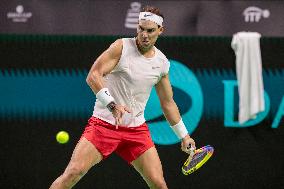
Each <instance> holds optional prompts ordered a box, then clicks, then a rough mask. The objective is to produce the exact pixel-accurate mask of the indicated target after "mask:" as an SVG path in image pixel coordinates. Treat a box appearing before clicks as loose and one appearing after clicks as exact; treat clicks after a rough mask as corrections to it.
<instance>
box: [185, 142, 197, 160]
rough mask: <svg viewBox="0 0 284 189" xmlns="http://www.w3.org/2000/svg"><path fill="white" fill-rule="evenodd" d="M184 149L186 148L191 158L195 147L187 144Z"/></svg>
mask: <svg viewBox="0 0 284 189" xmlns="http://www.w3.org/2000/svg"><path fill="white" fill-rule="evenodd" d="M186 149H187V153H188V154H189V157H191V158H192V156H193V155H194V153H195V148H194V147H192V146H191V145H190V146H187V147H186Z"/></svg>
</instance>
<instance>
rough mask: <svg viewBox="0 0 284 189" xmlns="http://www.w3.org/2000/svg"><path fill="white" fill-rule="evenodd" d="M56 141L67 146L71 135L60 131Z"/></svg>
mask: <svg viewBox="0 0 284 189" xmlns="http://www.w3.org/2000/svg"><path fill="white" fill-rule="evenodd" d="M56 140H57V142H59V143H60V144H65V143H67V142H68V141H69V134H68V133H67V132H66V131H60V132H58V133H57V134H56Z"/></svg>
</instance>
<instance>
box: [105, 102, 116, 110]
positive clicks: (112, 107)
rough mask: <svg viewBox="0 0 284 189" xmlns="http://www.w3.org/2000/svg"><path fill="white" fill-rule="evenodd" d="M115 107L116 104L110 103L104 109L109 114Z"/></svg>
mask: <svg viewBox="0 0 284 189" xmlns="http://www.w3.org/2000/svg"><path fill="white" fill-rule="evenodd" d="M115 106H116V103H115V102H113V101H112V102H110V103H109V104H108V105H107V106H106V107H107V109H108V110H109V111H110V112H112V111H113V109H114V108H115Z"/></svg>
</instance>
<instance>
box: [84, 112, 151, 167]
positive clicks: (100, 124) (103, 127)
mask: <svg viewBox="0 0 284 189" xmlns="http://www.w3.org/2000/svg"><path fill="white" fill-rule="evenodd" d="M82 137H85V138H86V139H87V140H89V141H90V142H91V143H92V144H94V145H95V147H96V148H97V150H98V151H99V152H100V153H101V154H102V155H103V159H105V158H107V157H108V156H109V155H110V154H111V153H112V152H116V153H117V154H118V155H119V156H121V157H122V158H123V159H124V160H126V161H127V162H128V163H131V162H132V161H133V160H135V159H136V158H138V157H139V156H140V155H141V154H143V153H144V152H145V151H146V150H148V149H149V148H151V147H153V146H154V143H153V141H152V139H151V135H150V131H149V129H148V126H147V124H146V123H144V124H142V125H140V126H138V127H120V126H119V127H118V128H116V127H115V126H113V125H112V124H110V123H107V122H105V121H103V120H100V119H98V118H96V117H91V118H90V119H89V121H88V124H87V125H86V128H85V131H84V132H83V134H82Z"/></svg>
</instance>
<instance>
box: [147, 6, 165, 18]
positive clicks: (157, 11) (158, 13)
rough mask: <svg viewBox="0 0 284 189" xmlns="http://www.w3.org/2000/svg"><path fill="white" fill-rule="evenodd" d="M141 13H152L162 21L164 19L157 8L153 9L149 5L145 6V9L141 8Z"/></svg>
mask: <svg viewBox="0 0 284 189" xmlns="http://www.w3.org/2000/svg"><path fill="white" fill-rule="evenodd" d="M142 10H143V12H151V13H154V14H156V15H158V16H161V17H162V18H163V19H164V15H162V13H161V11H160V9H159V8H157V7H153V6H149V5H146V6H145V7H143V9H142Z"/></svg>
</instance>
